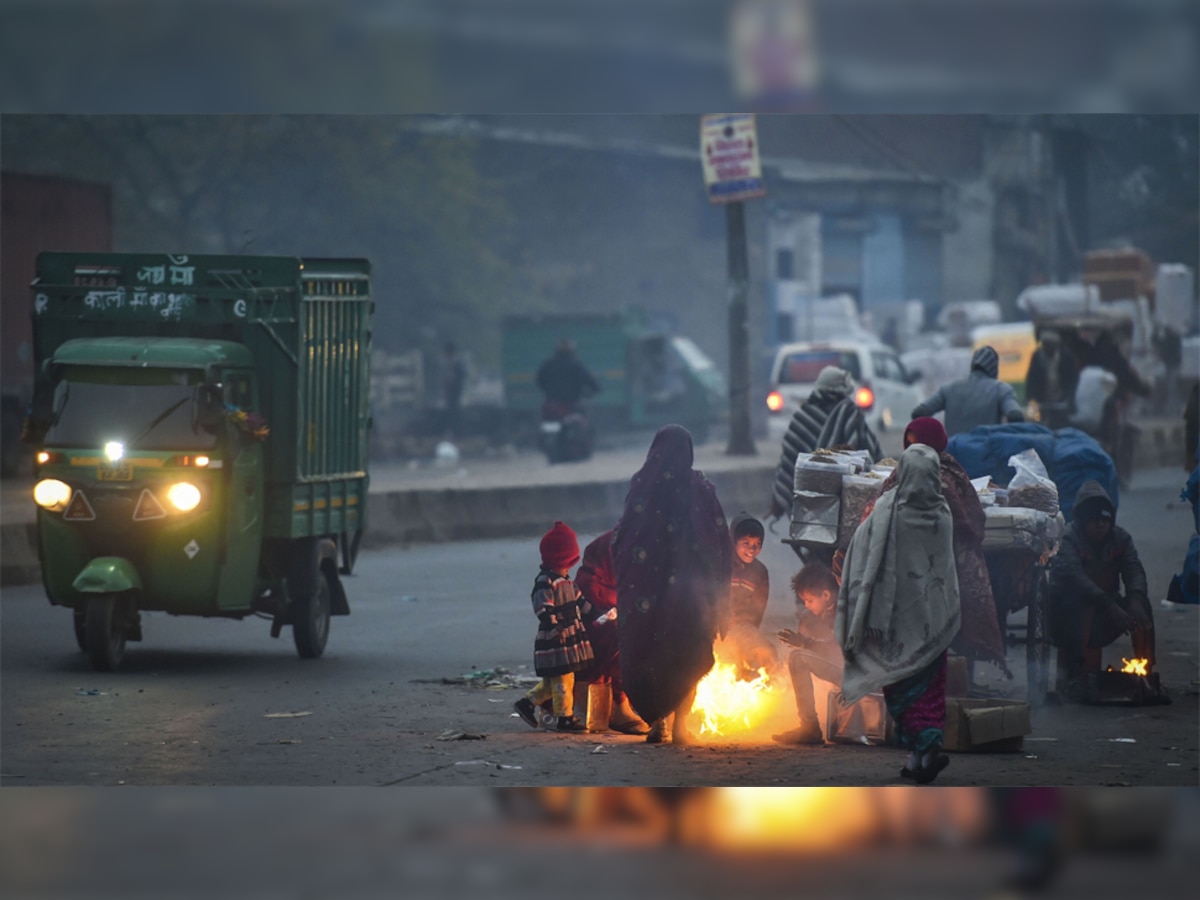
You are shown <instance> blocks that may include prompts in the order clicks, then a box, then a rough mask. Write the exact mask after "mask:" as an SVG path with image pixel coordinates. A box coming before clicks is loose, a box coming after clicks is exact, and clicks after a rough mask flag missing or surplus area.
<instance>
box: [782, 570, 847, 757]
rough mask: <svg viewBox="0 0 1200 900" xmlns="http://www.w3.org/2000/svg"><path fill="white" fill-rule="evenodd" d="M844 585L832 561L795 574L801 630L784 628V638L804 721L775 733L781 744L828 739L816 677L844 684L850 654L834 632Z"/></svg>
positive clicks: (836, 686) (837, 686)
mask: <svg viewBox="0 0 1200 900" xmlns="http://www.w3.org/2000/svg"><path fill="white" fill-rule="evenodd" d="M839 589H840V587H839V585H838V580H837V577H836V576H835V575H834V574H833V571H832V570H831V569H829V568H828V567H827V566H825V565H822V564H821V563H819V562H811V563H809V564H808V565H806V566H805V567H804V568H803V569H801V570H800V571H799V572H797V573H796V575H795V577H793V578H792V591H793V592H794V593H795V595H796V618H797V630H795V631H792V630H790V629H784V630H783V631H780V632H779V640H780V641H782V642H783V643H784V645H785V646H787V647H789V648H790V650H789V652H788V657H787V666H788V673H789V674H790V675H791V677H792V693H793V694H794V695H795V698H796V715H797V716H798V717H799V719H800V725H799V727H797V728H793V729H791V730H790V731H785V732H784V733H783V734H775V735H772V736H771V738H772V740H774V741H775V742H776V743H780V744H792V745H803V744H823V743H825V739H824V737H823V735H822V733H821V723H820V722H819V721H818V719H817V705H816V698H815V694H814V689H813V679H814V678H820V679H821V680H822V681H827V682H829V684H831V685H832V686H833V688H834V689H835V690H841V688H842V671H843V669H844V668H845V659H844V658H843V655H842V646H841V644H839V643H838V642H837V637H836V635H835V633H834V619H835V616H836V613H837V598H838V591H839Z"/></svg>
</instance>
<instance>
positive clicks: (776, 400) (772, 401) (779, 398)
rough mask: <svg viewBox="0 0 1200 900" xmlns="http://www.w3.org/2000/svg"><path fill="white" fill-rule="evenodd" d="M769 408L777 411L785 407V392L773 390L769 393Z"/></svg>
mask: <svg viewBox="0 0 1200 900" xmlns="http://www.w3.org/2000/svg"><path fill="white" fill-rule="evenodd" d="M767 409H769V410H770V411H771V412H773V413H776V412H779V411H780V410H781V409H783V394H781V393H779V391H771V393H769V394H767Z"/></svg>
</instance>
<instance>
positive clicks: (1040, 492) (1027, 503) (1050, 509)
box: [1008, 447, 1058, 516]
mask: <svg viewBox="0 0 1200 900" xmlns="http://www.w3.org/2000/svg"><path fill="white" fill-rule="evenodd" d="M1008 464H1009V465H1010V466H1012V467H1013V468H1014V469H1015V470H1016V472H1017V474H1016V475H1014V476H1013V478H1012V480H1011V481H1010V482H1009V483H1008V505H1009V506H1020V507H1025V508H1026V509H1036V510H1040V511H1041V512H1044V513H1046V514H1047V515H1050V516H1055V515H1058V485H1056V484H1055V483H1054V482H1053V481H1051V480H1050V476H1049V475H1047V474H1046V464H1045V463H1043V462H1042V458H1041V457H1040V456H1038V454H1037V451H1036V450H1034V449H1033V448H1032V447H1030V448H1029V449H1028V450H1025V451H1023V452H1021V453H1017V454H1015V455H1013V456H1010V457H1009V458H1008Z"/></svg>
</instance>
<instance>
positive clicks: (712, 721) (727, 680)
mask: <svg viewBox="0 0 1200 900" xmlns="http://www.w3.org/2000/svg"><path fill="white" fill-rule="evenodd" d="M742 671H743V670H742V667H741V666H740V665H738V664H736V663H731V662H726V661H723V660H720V659H718V660H717V661H716V663H715V664H714V665H713V667H712V668H711V669H710V670H709V672H708V674H707V675H705V676H704V677H703V678H702V679H700V683H699V684H697V685H696V699H695V701H694V702H693V703H692V713H693V714H694V715H695V716H696V719H697V721H698V722H699V733H700V736H701V737H732V736H735V735H741V736H749V734H750V733H751V732H753V731H755V730H756V729H758V728H759V727H760V726H763V725H765V724H766V723H767V721H768V720H769V719H770V717H771V716H772V714H774V712H775V711H776V709H777V707H778V704H779V700H780V699H781V698H782V695H783V689H782V687H781V686H780V685H778V684H777V683H776V682H775V681H773V680H772V679H771V677H770V675H768V674H767V670H766V669H765V668H760V669H758V674H757V676H756V677H754V678H753V679H750V680H746V679H745V678H744V677H742Z"/></svg>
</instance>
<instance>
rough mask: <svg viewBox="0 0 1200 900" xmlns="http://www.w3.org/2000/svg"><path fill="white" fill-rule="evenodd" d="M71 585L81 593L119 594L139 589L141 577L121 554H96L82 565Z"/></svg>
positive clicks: (140, 587)
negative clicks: (96, 555)
mask: <svg viewBox="0 0 1200 900" xmlns="http://www.w3.org/2000/svg"><path fill="white" fill-rule="evenodd" d="M71 586H72V587H73V588H75V590H77V591H79V592H80V593H81V594H121V593H124V592H125V591H140V590H141V589H142V577H141V576H140V575H139V574H138V570H137V568H136V567H135V566H134V564H133V563H131V562H130V561H129V560H127V559H125V558H124V557H122V556H98V557H96V558H95V559H93V560H92V561H91V562H90V563H88V564H87V565H86V566H84V568H83V571H82V572H80V573H79V574H78V575H77V576H76V577H75V581H74V583H73V584H72V585H71Z"/></svg>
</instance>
